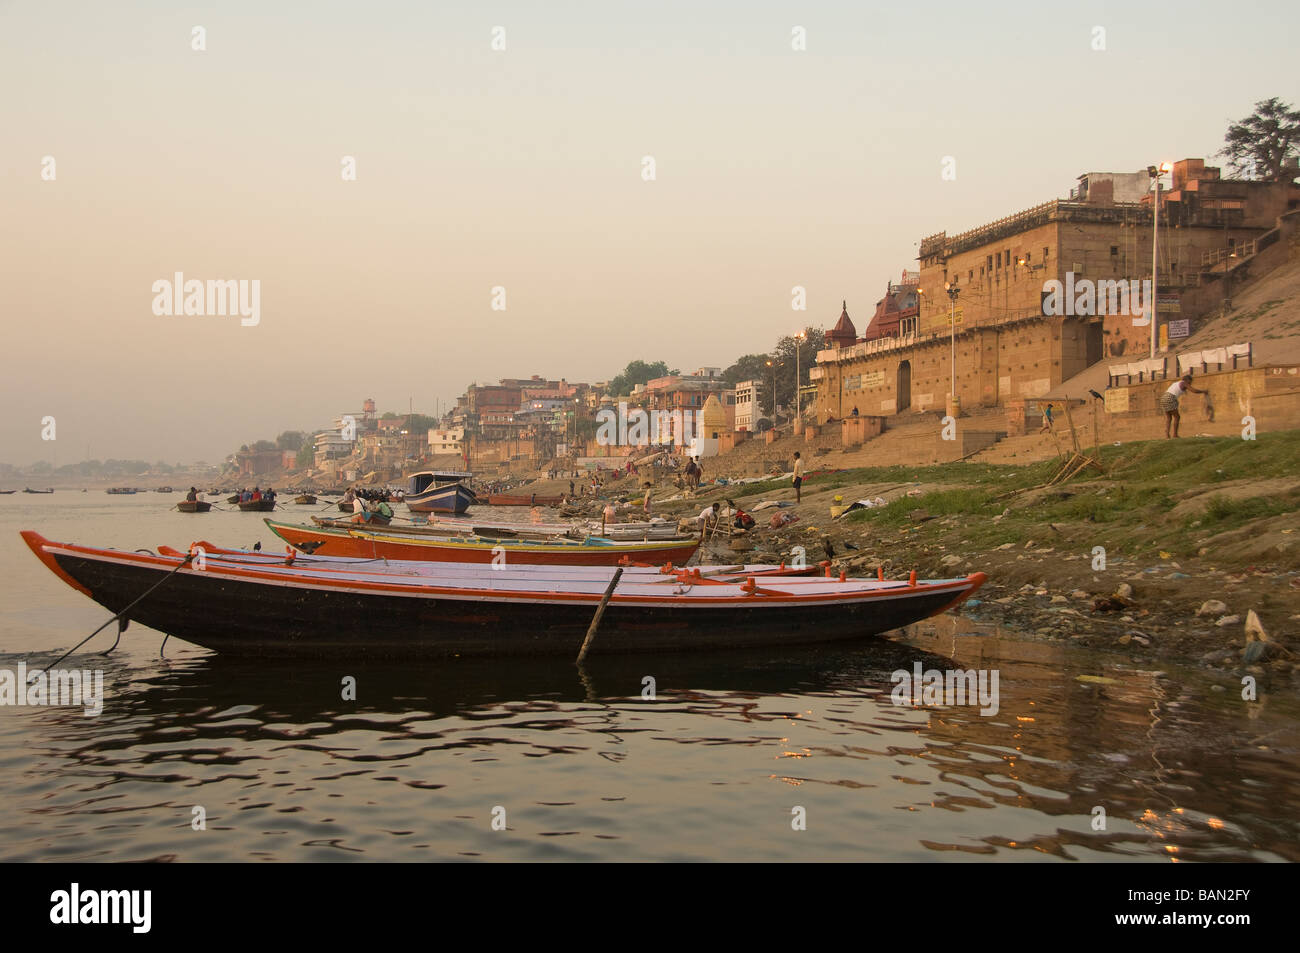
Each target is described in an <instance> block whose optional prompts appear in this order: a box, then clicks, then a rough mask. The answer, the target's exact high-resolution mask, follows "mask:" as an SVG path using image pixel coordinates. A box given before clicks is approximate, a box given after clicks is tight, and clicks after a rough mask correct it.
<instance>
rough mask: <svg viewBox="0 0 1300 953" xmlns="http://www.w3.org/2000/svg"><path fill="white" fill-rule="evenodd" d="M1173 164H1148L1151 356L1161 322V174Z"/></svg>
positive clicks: (1153, 354) (1154, 350) (1167, 170)
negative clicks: (1152, 190)
mask: <svg viewBox="0 0 1300 953" xmlns="http://www.w3.org/2000/svg"><path fill="white" fill-rule="evenodd" d="M1172 168H1173V166H1171V165H1170V164H1169V163H1168V162H1162V163H1160V165H1159V166H1158V167H1157V166H1154V165H1149V166H1147V175H1149V176H1151V178H1152V180H1153V181H1154V182H1155V190H1156V197H1155V201H1154V202H1153V203H1152V205H1151V211H1152V216H1153V217H1152V219H1151V356H1152V357H1155V356H1156V324H1157V323H1158V322H1159V320H1160V319H1159V318H1158V317H1157V304H1156V302H1157V301H1159V300H1160V296H1159V294H1158V292H1157V289H1158V287H1159V281H1160V258H1159V249H1160V176H1162V175H1163V174H1164V173H1166V172H1169V171H1170V170H1171V169H1172Z"/></svg>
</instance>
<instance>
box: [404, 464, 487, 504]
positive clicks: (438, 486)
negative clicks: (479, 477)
mask: <svg viewBox="0 0 1300 953" xmlns="http://www.w3.org/2000/svg"><path fill="white" fill-rule="evenodd" d="M472 476H473V474H472V473H463V472H460V471H448V470H441V471H433V470H425V471H422V472H420V473H413V474H411V477H410V484H409V486H408V487H407V490H406V496H405V498H404V499H403V502H404V503H405V504H406V507H407V509H409V510H410V511H411V512H412V513H464V512H465V511H466V510H467V509H469V507H470V504H471V503H475V502H477V498H476V497H475V496H474V491H472V490H471V489H470V488H469V487H468V486H466V485H465V482H466V481H468V480H469V479H470V478H471V477H472Z"/></svg>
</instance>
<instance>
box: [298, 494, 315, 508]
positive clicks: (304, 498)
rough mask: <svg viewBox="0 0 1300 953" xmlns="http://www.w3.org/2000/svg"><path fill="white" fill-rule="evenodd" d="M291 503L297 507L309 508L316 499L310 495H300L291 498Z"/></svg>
mask: <svg viewBox="0 0 1300 953" xmlns="http://www.w3.org/2000/svg"><path fill="white" fill-rule="evenodd" d="M293 501H294V502H295V503H297V504H298V505H299V506H311V505H312V504H314V503H315V502H316V497H314V496H312V495H311V494H310V493H300V494H298V495H297V496H295V497H294V498H293Z"/></svg>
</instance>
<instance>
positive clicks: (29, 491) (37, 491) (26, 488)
mask: <svg viewBox="0 0 1300 953" xmlns="http://www.w3.org/2000/svg"><path fill="white" fill-rule="evenodd" d="M23 492H24V493H53V492H54V488H53V487H51V488H50V489H48V490H33V489H31V488H30V487H23Z"/></svg>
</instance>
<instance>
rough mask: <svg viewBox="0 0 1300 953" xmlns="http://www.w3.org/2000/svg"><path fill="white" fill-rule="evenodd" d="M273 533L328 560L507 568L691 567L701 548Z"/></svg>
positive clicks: (339, 529) (298, 529)
mask: <svg viewBox="0 0 1300 953" xmlns="http://www.w3.org/2000/svg"><path fill="white" fill-rule="evenodd" d="M266 525H267V526H268V527H269V528H270V530H271V532H273V533H275V535H276V536H279V537H280V538H281V539H282V540H284V541H285V542H286V543H288V544H289V545H290V546H292V547H293V548H294V549H298V550H301V551H302V552H305V553H319V554H321V555H324V556H349V557H352V558H354V559H400V560H413V561H416V562H445V563H485V564H490V563H492V562H493V560H494V559H496V560H497V562H498V564H499V562H500V559H501V555H500V554H503V553H504V558H505V561H506V564H507V565H514V564H516V563H521V564H533V565H540V566H617V565H618V564H619V563H621V562H622V561H623V560H625V559H628V560H632V561H634V562H644V563H656V564H657V563H677V564H681V563H684V562H686V561H687V560H688V559H690V558H691V556H692V555H693V554H694V553H695V550H696V549H698V548H699V545H700V541H699V540H698V539H697V538H695V537H693V536H692V537H689V538H680V539H673V540H649V541H645V540H635V541H631V542H623V541H616V540H611V539H606V538H604V537H599V536H588V537H585V538H582V539H571V538H567V537H546V538H539V539H517V538H504V539H503V538H499V537H490V536H478V535H453V534H448V535H446V536H434V535H425V534H419V535H416V534H412V533H394V532H385V531H384V530H383V529H381V528H378V527H376V528H374V529H371V528H369V527H368V526H367V525H366V524H364V523H357V524H349V525H348V526H347V527H346V528H345V527H343V526H301V525H297V524H294V523H280V522H277V521H275V520H271V519H268V520H266Z"/></svg>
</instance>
